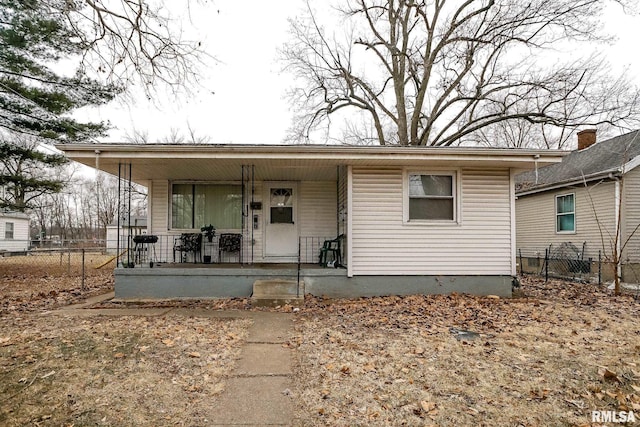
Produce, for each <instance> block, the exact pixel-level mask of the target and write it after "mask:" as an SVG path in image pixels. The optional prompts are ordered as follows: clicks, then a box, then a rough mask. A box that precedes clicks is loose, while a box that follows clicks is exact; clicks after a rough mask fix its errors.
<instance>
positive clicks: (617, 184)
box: [611, 174, 622, 278]
mask: <svg viewBox="0 0 640 427" xmlns="http://www.w3.org/2000/svg"><path fill="white" fill-rule="evenodd" d="M611 177H612V178H613V179H614V180H615V202H614V205H615V206H614V215H615V217H614V221H615V222H614V224H615V226H614V230H615V233H616V248H615V251H616V254H617V256H616V259H617V260H618V265H617V266H616V269H617V270H618V277H620V278H621V277H622V262H621V258H622V253H621V251H622V230H621V229H620V227H621V224H620V209H621V205H622V194H621V191H622V184H621V183H620V178H619V177H617V176H615V175H613V174H612V175H611Z"/></svg>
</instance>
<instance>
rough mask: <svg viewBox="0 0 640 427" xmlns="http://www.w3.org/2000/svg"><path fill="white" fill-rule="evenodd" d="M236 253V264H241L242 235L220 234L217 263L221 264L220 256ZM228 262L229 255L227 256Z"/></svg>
mask: <svg viewBox="0 0 640 427" xmlns="http://www.w3.org/2000/svg"><path fill="white" fill-rule="evenodd" d="M224 252H226V253H227V254H232V253H233V252H238V262H239V263H242V234H234V233H222V234H220V241H219V242H218V262H222V254H223V253H224ZM227 260H229V255H227Z"/></svg>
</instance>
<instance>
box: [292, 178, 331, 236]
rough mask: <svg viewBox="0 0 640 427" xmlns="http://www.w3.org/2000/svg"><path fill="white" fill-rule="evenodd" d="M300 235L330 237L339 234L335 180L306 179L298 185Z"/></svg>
mask: <svg viewBox="0 0 640 427" xmlns="http://www.w3.org/2000/svg"><path fill="white" fill-rule="evenodd" d="M298 195H299V197H298V221H299V224H300V228H299V232H300V236H310V237H314V236H318V237H328V236H333V237H335V235H336V234H337V230H338V229H337V227H338V225H337V223H336V218H337V206H338V200H337V194H336V183H335V182H333V181H312V182H310V181H304V182H301V183H300V184H299V185H298Z"/></svg>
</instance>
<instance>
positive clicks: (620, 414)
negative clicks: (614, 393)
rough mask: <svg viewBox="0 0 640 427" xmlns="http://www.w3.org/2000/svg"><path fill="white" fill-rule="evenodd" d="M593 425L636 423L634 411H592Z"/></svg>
mask: <svg viewBox="0 0 640 427" xmlns="http://www.w3.org/2000/svg"><path fill="white" fill-rule="evenodd" d="M591 422H592V423H635V422H636V416H635V414H634V413H633V411H591Z"/></svg>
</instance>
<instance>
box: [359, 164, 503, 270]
mask: <svg viewBox="0 0 640 427" xmlns="http://www.w3.org/2000/svg"><path fill="white" fill-rule="evenodd" d="M458 179H460V180H461V186H460V187H461V193H462V194H461V195H458V196H459V197H461V198H462V199H461V203H460V204H459V206H460V208H461V212H460V223H459V224H446V225H443V224H433V223H432V224H405V223H403V203H404V200H403V171H402V169H357V168H354V170H353V212H352V221H353V230H352V240H353V242H352V244H353V249H352V254H351V256H352V258H351V259H352V265H353V274H354V275H374V274H391V275H416V274H429V275H438V274H442V275H456V274H467V275H474V274H510V272H511V245H510V236H511V232H510V211H509V209H510V208H509V171H508V170H506V169H505V170H491V171H488V170H471V169H463V170H462V171H461V174H460V176H459V177H458Z"/></svg>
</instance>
